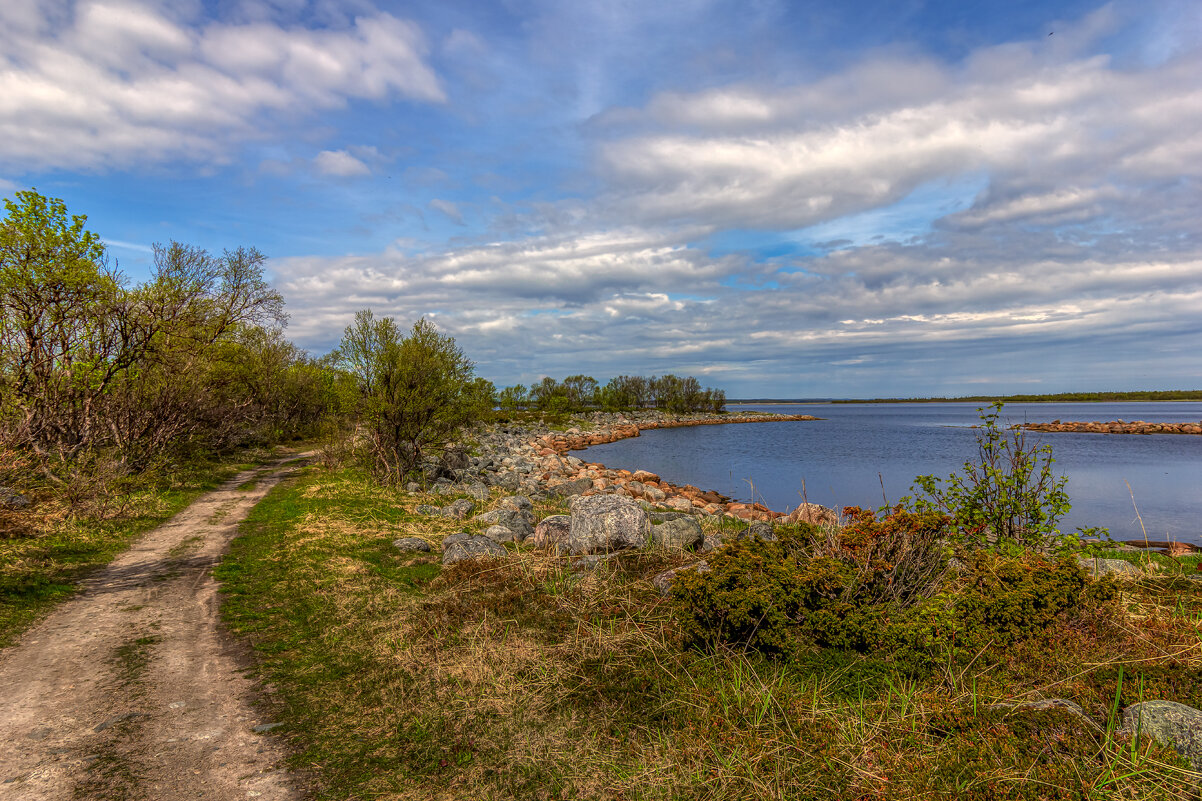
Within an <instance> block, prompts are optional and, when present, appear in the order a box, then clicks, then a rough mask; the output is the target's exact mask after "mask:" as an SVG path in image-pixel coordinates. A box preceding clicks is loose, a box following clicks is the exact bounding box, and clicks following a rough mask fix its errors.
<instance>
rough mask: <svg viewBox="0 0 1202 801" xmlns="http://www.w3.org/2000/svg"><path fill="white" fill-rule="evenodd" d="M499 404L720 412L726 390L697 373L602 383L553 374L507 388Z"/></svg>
mask: <svg viewBox="0 0 1202 801" xmlns="http://www.w3.org/2000/svg"><path fill="white" fill-rule="evenodd" d="M497 400H498V405H499V406H500V407H501V408H502V409H503V410H506V411H519V410H538V411H541V412H550V413H557V414H570V413H575V412H584V411H590V410H595V411H606V412H626V411H637V410H640V409H659V410H662V411H668V412H672V413H674V414H688V413H690V412H701V411H707V412H720V411H722V409H723V407H724V406H725V405H726V393H725V392H724V391H723V390H720V389H711V388H709V387H706V388H704V389H703V388H702V386H701V382H700V381H698V380H697V379H696V378H694V377H693V376H683V377H682V376H676V375H671V374H669V375H663V376H652V377H651V378H645V377H643V376H630V375H620V376H616V377H614V378H611V379H610V380H609V381H608V382H607V383H606V384H604V385H601V384H599V383H598V382H597V380H596V379H594V378H593V377H592V376H586V375H572V376H568V377H567V378H565V379H563V380H562V381H556V380H555V379H554V378H551V377H550V376H547V377H545V378H543V380H542V381H540V382H539V383H537V384H532V385H531V386H529V387H526V386H523V385H522V384H517V385H515V386H511V387H505V388H504V389H503V390H501V392H500V395H499V396H498V399H497Z"/></svg>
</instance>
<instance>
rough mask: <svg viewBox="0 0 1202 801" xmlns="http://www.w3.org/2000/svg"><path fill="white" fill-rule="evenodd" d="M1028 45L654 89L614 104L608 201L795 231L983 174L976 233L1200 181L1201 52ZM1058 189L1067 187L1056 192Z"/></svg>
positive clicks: (658, 215) (965, 220)
mask: <svg viewBox="0 0 1202 801" xmlns="http://www.w3.org/2000/svg"><path fill="white" fill-rule="evenodd" d="M1034 50H1035V46H1034V45H1032V46H1030V47H1026V46H1023V47H1018V46H1007V47H1003V48H995V49H994V50H992V51H987V52H982V53H978V54H976V56H975V57H974V58H973V59H970V60H969V62H968V65H967V66H965V67H952V66H939V65H935V64H932V63H930V62H926V61H921V60H919V61H914V62H911V63H906V62H898V61H889V62H881V63H870V64H864V65H860V66H857V67H855V68H853V69H851V70H849V71H848V72H846V73H844V74H842V75H837V76H833V77H830V78H826V79H823V80H821V81H817V82H815V83H813V84H810V85H805V86H800V87H792V88H785V89H778V90H766V89H760V88H755V87H750V86H733V87H724V88H721V89H711V90H706V91H704V92H699V93H696V94H692V95H687V94H680V93H675V94H664V95H660V96H658V97H656V98H654V99H653V100H652V101H651V102H650V103H649V105H648V107H647V109H646V110H645V111H644V112H641V113H636V114H635V116H634V117H633V118H631V117H630V113H629V112H626V118H627V120H628V121H629V120H630V119H635V120H637V121H640V122H641V123H642V124H643V125H644V126H645V127H647V128H649V129H650V130H646V131H644V132H642V133H637V134H634V135H631V136H627V137H624V138H618V139H614V140H612V141H609V142H607V143H606V144H604V145H603V147H602V150H601V154H600V158H601V164H602V166H603V168H604V170H605V173H606V174H607V175H608V176H609V177H610V178H611V179H612V181H613V182H614V184H615V187H616V191H615V194H614V197H613V198H612V200H611V203H612V206H611V208H612V209H613V210H614V213H615V214H617V213H633V214H636V215H638V216H639V217H640V219H643V220H661V221H689V222H693V223H705V224H714V225H722V226H728V227H751V228H768V229H795V228H803V227H807V226H811V225H815V224H817V223H822V222H825V221H828V220H832V219H836V218H839V217H843V216H845V215H850V214H856V213H860V212H863V211H865V210H869V209H873V208H880V207H883V206H888V205H890V204H892V203H895V202H897V201H899V200H901V199H902V198H904V197H906V196H907V195H908V194H909V193H911V192H912V191H914V190H915V189H916V188H918V187H920V186H922V185H924V184H926V183H928V182H930V181H934V180H944V179H955V178H957V177H959V176H964V175H969V174H973V173H976V172H983V173H986V174H988V175H990V176H991V177H992V179H993V180H994V181H995V182H999V181H1000V182H1003V183H1005V184H1006V186H1007V192H995V193H992V194H990V195H987V196H985V197H983V198H980V199H979V200H978V204H977V206H976V207H975V208H974V209H973V210H972V213H970V214H965V215H964V216H963V217H961V218H960V222H961V223H962V224H964V225H978V226H979V225H983V224H986V223H989V222H1002V221H1016V220H1020V219H1032V218H1043V219H1045V220H1051V219H1052V217H1054V216H1055V215H1062V216H1063V215H1068V216H1071V214H1072V213H1076V214H1077V215H1078V216H1079V217H1080V218H1082V219H1084V218H1087V217H1089V216H1091V215H1092V216H1096V215H1097V214H1100V213H1101V212H1102V210H1103V208H1104V207H1108V206H1110V205H1113V203H1114V202H1115V201H1120V200H1122V199H1125V198H1127V197H1129V196H1130V194H1131V193H1130V192H1127V191H1119V190H1117V189H1116V188H1115V187H1116V186H1117V185H1120V184H1121V185H1123V186H1124V187H1125V188H1130V187H1131V186H1133V185H1139V184H1149V183H1151V182H1153V181H1159V180H1164V179H1168V178H1175V179H1179V178H1181V177H1183V176H1191V177H1193V178H1199V177H1202V81H1199V78H1198V76H1199V75H1202V57H1200V56H1199V54H1198V53H1197V52H1195V53H1192V54H1186V55H1183V56H1180V57H1179V58H1177V59H1175V60H1173V61H1170V62H1166V63H1163V64H1159V65H1156V66H1153V67H1141V68H1130V69H1122V70H1120V69H1118V68H1116V67H1114V66H1113V65H1112V64H1111V63H1110V60H1109V59H1108V58H1106V57H1103V56H1093V57H1088V58H1078V59H1077V60H1070V61H1063V60H1056V59H1055V58H1053V57H1051V56H1047V55H1040V54H1037V53H1035V52H1034ZM1064 186H1068V187H1072V188H1071V189H1060V188H1056V187H1064ZM1027 194H1032V197H1031V198H1024V196H1025V195H1027ZM1073 194H1075V198H1074V197H1070V195H1073ZM1087 199H1088V200H1087ZM993 203H999V204H1002V207H999V208H996V209H995V208H992V205H991V204H993ZM1066 204H1067V205H1066ZM1069 206H1072V207H1073V208H1072V209H1070V208H1069Z"/></svg>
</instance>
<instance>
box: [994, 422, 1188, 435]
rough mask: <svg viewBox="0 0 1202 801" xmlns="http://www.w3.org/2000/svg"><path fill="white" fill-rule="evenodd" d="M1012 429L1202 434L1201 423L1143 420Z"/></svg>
mask: <svg viewBox="0 0 1202 801" xmlns="http://www.w3.org/2000/svg"><path fill="white" fill-rule="evenodd" d="M1014 428H1021V429H1023V430H1025V431H1041V432H1042V431H1047V432H1073V433H1078V434H1202V423H1145V422H1144V421H1143V420H1132V421H1130V422H1125V421H1123V420H1111V421H1109V422H1105V423H1103V422H1079V421H1071V420H1070V421H1060V420H1053V421H1052V422H1050V423H1020V424H1018V425H1016V426H1014Z"/></svg>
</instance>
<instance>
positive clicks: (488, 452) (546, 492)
mask: <svg viewBox="0 0 1202 801" xmlns="http://www.w3.org/2000/svg"><path fill="white" fill-rule="evenodd" d="M817 419H820V418H816V417H811V416H809V415H773V414H748V415H732V414H724V415H717V414H700V415H689V416H675V415H669V414H665V413H662V412H641V413H637V414H626V415H623V414H608V413H601V412H596V413H593V414H591V415H588V416H586V417H583V418H581V419H580V422H579V424H578V425H577V426H575V427H573V428H569V429H568V430H567V431H563V432H552V431H547V430H545V429H535V428H529V427H524V426H519V425H512V424H510V425H493V426H487V427H484V428H481V429H479V430H477V431H475V432H474V436H473V439H474V440H475V442H476V448H475V450H476V451H477V455H467V454H460V455H459V456H458V458H457V459H452V460H451V461H450V462H449V463H448V464H446V465H443V466H434V469H433V470H432V471H431V470H430V469H427V479H428V481H430V482H432V483H433V484H434V487H433V490H434V491H435V492H446V493H447V494H452V493H453V492H455V491H456V489H457V488H461V487H462V486H463V485H465V484H471V483H473V482H480V483H481V484H482V485H484V486H498V487H500V488H501V489H503V490H506V491H509V492H522V493H525V494H527V495H529V496H531V497H538V496H540V495H542V496H551V495H558V496H561V497H569V496H574V495H599V494H605V495H623V496H626V497H629V498H633V499H635V500H637V501H640V502H642V503H644V504H646V505H647V506H648V508H655V509H661V510H665V511H674V512H683V513H686V514H690V515H698V516H700V515H729V516H732V517H736V518H739V519H741V520H745V521H755V520H758V521H778V522H790V523H792V522H799V521H807V522H815V523H817V522H826V521H833V520H834V518H835V515H834V513H833V512H832V511H831V510H829V509H826V508H825V507H822V506H819V505H817V504H803V505H802V506H800V507H798V508H797V509H794V510H791V511H790V512H782V511H774V510H771V509H769V508H767V507H766V506H764V505H763V504H759V503H742V502H739V501H735V500H732V499H730V498H727V497H725V496H723V495H721V494H719V493H717V492H714V491H712V490H708V491H707V490H702V489H700V488H698V487H694V486H691V485H687V484H686V485H676V484H672V483H670V482H667V481H664V480H663V479H662V478H661V477H660V476H657V475H655V474H654V473H650V472H647V471H645V470H636V471H633V472H632V471H629V470H615V469H611V468H608V467H605V466H604V465H601V464H597V463H593V462H585V461H584V460H582V459H580V458H578V457H577V456H574V455H572V454H571V453H569V452H570V451H573V450H579V449H581V448H586V447H588V446H590V445H599V444H602V443H607V442H615V441H617V440H620V439H626V438H628V437H637V436H639V433H640V432H642V431H648V430H653V429H659V428H677V427H683V426H697V425H724V424H731V423H761V422H780V421H803V420H817ZM457 485H458V486H457ZM415 489H416V487H415Z"/></svg>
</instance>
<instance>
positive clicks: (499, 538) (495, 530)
mask: <svg viewBox="0 0 1202 801" xmlns="http://www.w3.org/2000/svg"><path fill="white" fill-rule="evenodd" d="M484 536H486V537H488V538H489V539H490V540H493V541H494V542H517V535H516V534H514V533H513V529H511V528H510V527H509V526H500V525H496V526H489V527H488V528H487V529H485V530H484Z"/></svg>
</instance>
